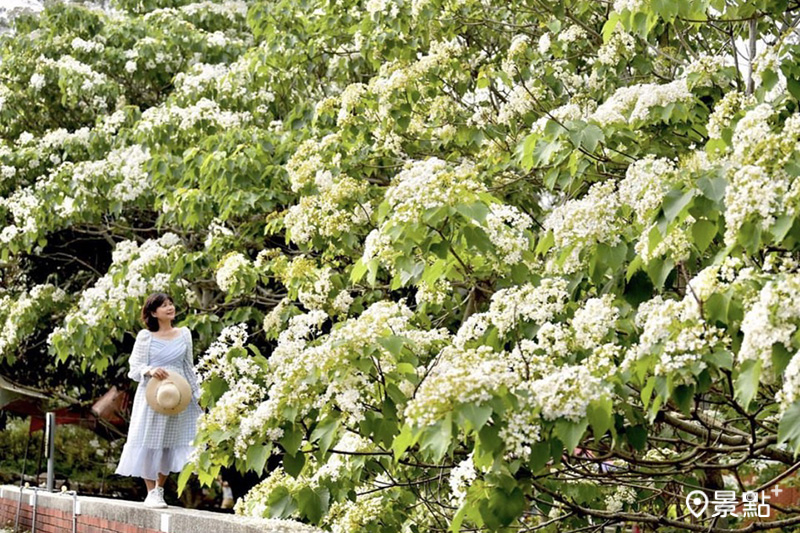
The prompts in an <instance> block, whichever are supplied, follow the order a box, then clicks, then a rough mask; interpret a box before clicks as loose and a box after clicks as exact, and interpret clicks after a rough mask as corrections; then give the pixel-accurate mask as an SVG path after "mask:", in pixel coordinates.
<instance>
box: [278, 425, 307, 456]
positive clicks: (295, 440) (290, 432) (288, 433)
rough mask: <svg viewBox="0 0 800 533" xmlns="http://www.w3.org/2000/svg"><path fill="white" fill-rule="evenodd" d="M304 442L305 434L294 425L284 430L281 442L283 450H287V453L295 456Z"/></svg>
mask: <svg viewBox="0 0 800 533" xmlns="http://www.w3.org/2000/svg"><path fill="white" fill-rule="evenodd" d="M302 440H303V432H302V431H301V430H300V429H299V428H297V427H295V426H294V425H290V426H285V427H284V428H283V436H282V437H281V440H280V441H279V442H280V444H281V446H283V449H284V450H286V453H288V454H290V455H293V454H295V453H297V450H298V449H299V448H300V442H301V441H302Z"/></svg>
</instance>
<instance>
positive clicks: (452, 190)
mask: <svg viewBox="0 0 800 533" xmlns="http://www.w3.org/2000/svg"><path fill="white" fill-rule="evenodd" d="M484 189H485V188H484V186H483V185H482V184H481V183H480V182H479V181H477V179H476V175H475V169H474V168H473V166H472V165H471V164H468V163H464V164H462V165H460V166H458V167H456V168H451V167H450V165H448V164H447V163H446V162H445V161H442V160H441V159H439V158H436V157H432V158H430V159H426V160H424V161H414V162H412V163H410V164H409V165H408V166H407V168H406V169H404V170H403V171H402V172H400V173H399V174H397V175H396V176H395V177H394V179H393V180H392V185H391V186H390V187H389V189H387V191H386V201H387V202H388V203H389V205H390V206H391V207H392V216H391V221H392V222H393V223H394V224H404V223H412V222H415V221H418V220H419V219H420V218H421V217H422V215H423V214H424V213H425V212H426V211H428V210H429V209H436V208H439V207H442V206H454V205H455V204H457V203H460V202H463V201H464V200H465V199H466V198H470V197H472V196H473V195H475V194H476V193H478V192H481V191H483V190H484Z"/></svg>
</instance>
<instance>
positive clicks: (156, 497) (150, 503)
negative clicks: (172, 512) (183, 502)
mask: <svg viewBox="0 0 800 533" xmlns="http://www.w3.org/2000/svg"><path fill="white" fill-rule="evenodd" d="M144 506H145V507H150V508H151V509H163V508H165V507H167V503H166V502H165V501H164V487H156V488H154V489H153V490H151V491H150V492H148V493H147V498H145V499H144Z"/></svg>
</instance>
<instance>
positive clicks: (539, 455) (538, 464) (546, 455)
mask: <svg viewBox="0 0 800 533" xmlns="http://www.w3.org/2000/svg"><path fill="white" fill-rule="evenodd" d="M549 459H550V443H548V442H547V441H540V442H536V443H534V444H532V445H531V459H530V461H529V464H528V466H529V467H530V470H531V473H536V472H538V471H539V470H541V469H542V468H544V467H545V466H546V465H547V461H548V460H549Z"/></svg>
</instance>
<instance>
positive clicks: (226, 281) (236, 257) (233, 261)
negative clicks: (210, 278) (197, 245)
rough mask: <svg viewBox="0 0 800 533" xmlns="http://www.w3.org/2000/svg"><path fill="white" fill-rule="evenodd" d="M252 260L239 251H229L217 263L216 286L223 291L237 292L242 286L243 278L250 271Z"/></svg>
mask: <svg viewBox="0 0 800 533" xmlns="http://www.w3.org/2000/svg"><path fill="white" fill-rule="evenodd" d="M252 268H253V265H252V262H251V261H250V260H249V259H248V258H247V257H245V256H244V254H242V253H241V252H230V253H229V254H228V255H226V256H225V257H223V258H222V259H221V260H220V262H219V263H218V264H217V271H216V274H215V277H216V281H217V286H218V287H219V288H220V290H222V291H223V292H238V291H239V290H241V289H242V287H243V286H244V283H243V278H245V277H246V275H247V274H249V273H250V272H251V271H252Z"/></svg>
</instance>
